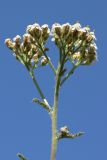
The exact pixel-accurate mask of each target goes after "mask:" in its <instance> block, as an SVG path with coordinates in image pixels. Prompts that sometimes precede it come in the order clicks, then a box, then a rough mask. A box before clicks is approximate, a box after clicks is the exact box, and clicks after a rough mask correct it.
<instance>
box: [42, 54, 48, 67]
mask: <svg viewBox="0 0 107 160" xmlns="http://www.w3.org/2000/svg"><path fill="white" fill-rule="evenodd" d="M47 64H48V59H47V58H46V57H45V56H42V60H41V65H42V66H45V65H47Z"/></svg>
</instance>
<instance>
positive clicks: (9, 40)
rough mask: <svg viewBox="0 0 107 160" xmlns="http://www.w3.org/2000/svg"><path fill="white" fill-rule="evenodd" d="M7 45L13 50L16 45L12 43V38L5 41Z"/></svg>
mask: <svg viewBox="0 0 107 160" xmlns="http://www.w3.org/2000/svg"><path fill="white" fill-rule="evenodd" d="M5 44H6V45H7V47H8V48H10V49H13V48H14V43H13V42H12V40H11V39H10V38H7V39H6V40H5Z"/></svg>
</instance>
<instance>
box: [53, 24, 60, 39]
mask: <svg viewBox="0 0 107 160" xmlns="http://www.w3.org/2000/svg"><path fill="white" fill-rule="evenodd" d="M52 32H53V33H54V34H56V35H57V36H58V37H60V36H61V34H62V31H61V25H60V24H58V23H55V24H53V26H52Z"/></svg>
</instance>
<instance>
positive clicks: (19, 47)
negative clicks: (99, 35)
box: [5, 23, 97, 160]
mask: <svg viewBox="0 0 107 160" xmlns="http://www.w3.org/2000/svg"><path fill="white" fill-rule="evenodd" d="M49 36H52V41H54V42H55V45H56V46H57V47H58V49H59V60H58V67H57V69H56V68H55V67H54V65H53V63H52V61H51V58H50V57H48V56H47V54H46V51H48V50H49V49H48V48H46V47H45V44H46V42H47V40H48V38H49ZM95 40H96V37H95V35H94V32H91V31H90V28H89V27H83V28H82V27H81V25H80V23H75V24H74V25H71V24H69V23H66V24H63V25H61V24H59V23H55V24H53V26H52V29H51V30H50V29H49V27H48V25H47V24H44V25H42V26H40V25H39V24H37V23H35V24H33V25H29V26H27V29H26V33H25V34H24V35H23V38H21V37H20V36H19V35H17V36H16V37H15V38H13V40H11V39H10V38H8V39H6V40H5V44H6V45H7V47H8V48H9V49H10V50H11V51H12V53H13V55H14V56H15V58H16V59H17V60H18V61H19V62H20V63H22V64H23V65H24V66H25V67H26V69H27V71H28V72H29V74H30V76H31V78H32V80H33V83H34V85H35V87H36V89H37V91H38V93H39V96H40V98H41V99H38V98H34V99H33V102H34V103H37V104H38V105H40V106H41V107H42V108H44V109H45V110H46V111H47V112H48V113H49V115H50V117H51V125H52V144H51V155H50V160H56V151H57V144H58V141H59V140H61V139H63V138H69V139H74V138H76V137H79V136H82V135H83V134H84V133H83V132H77V133H75V134H73V133H71V132H70V131H69V129H68V127H67V126H64V127H61V128H60V131H58V129H57V116H58V115H57V111H58V100H59V92H60V88H61V87H62V85H63V84H64V82H65V81H66V80H67V79H68V78H69V77H70V76H71V75H72V74H73V73H74V71H75V69H76V68H78V67H79V66H84V65H91V64H92V63H93V62H94V61H96V60H97V46H96V43H95ZM68 62H70V63H71V65H72V67H71V69H70V70H69V68H68V67H66V68H65V64H66V63H68ZM47 65H49V66H50V68H51V70H52V71H53V73H54V76H55V87H54V97H53V105H52V106H51V105H50V104H49V103H48V100H47V99H46V97H45V95H44V93H43V91H42V89H41V88H40V85H39V83H38V81H37V79H36V76H35V72H34V70H37V69H38V68H39V67H45V66H47ZM18 157H19V158H20V160H27V159H26V158H25V157H24V156H23V155H22V154H18Z"/></svg>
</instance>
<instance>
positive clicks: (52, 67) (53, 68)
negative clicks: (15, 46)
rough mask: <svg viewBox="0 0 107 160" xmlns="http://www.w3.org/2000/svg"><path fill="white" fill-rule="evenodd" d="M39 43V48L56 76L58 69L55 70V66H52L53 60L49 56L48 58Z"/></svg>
mask: <svg viewBox="0 0 107 160" xmlns="http://www.w3.org/2000/svg"><path fill="white" fill-rule="evenodd" d="M37 43H38V46H39V48H40V50H41V52H42V53H43V55H44V56H45V57H46V59H47V60H48V63H49V65H50V67H51V69H52V70H53V72H54V74H55V75H56V69H55V67H54V65H53V64H52V62H51V60H50V59H49V58H48V56H47V55H46V53H45V52H44V50H43V48H42V46H41V44H40V43H39V42H37Z"/></svg>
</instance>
